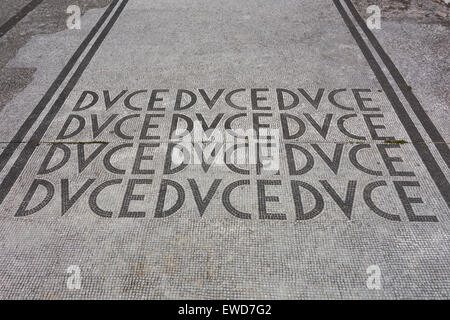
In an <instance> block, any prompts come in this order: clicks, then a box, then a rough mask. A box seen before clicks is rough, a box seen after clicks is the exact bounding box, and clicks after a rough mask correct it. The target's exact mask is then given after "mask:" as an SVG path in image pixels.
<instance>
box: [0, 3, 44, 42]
mask: <svg viewBox="0 0 450 320" xmlns="http://www.w3.org/2000/svg"><path fill="white" fill-rule="evenodd" d="M42 1H43V0H33V1H31V2H30V3H28V4H27V5H26V6H25V7H23V8H22V9H20V11H19V12H17V13H16V14H15V15H14V16H12V17H11V18H9V20H8V21H6V22H5V23H4V24H2V25H1V26H0V38H1V37H3V36H4V35H5V34H6V33H7V32H8V31H9V30H11V29H12V28H14V26H15V25H16V24H17V23H18V22H19V21H20V20H22V19H23V18H25V16H26V15H27V14H29V13H30V12H31V11H33V10H34V9H35V8H36V7H37V6H38V5H39V4H40V3H41V2H42Z"/></svg>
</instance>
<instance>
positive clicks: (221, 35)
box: [0, 0, 450, 299]
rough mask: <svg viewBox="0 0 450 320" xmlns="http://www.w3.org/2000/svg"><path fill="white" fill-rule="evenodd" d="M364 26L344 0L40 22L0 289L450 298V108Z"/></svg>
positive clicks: (10, 118)
mask: <svg viewBox="0 0 450 320" xmlns="http://www.w3.org/2000/svg"><path fill="white" fill-rule="evenodd" d="M386 26H387V28H386V29H381V30H374V33H375V36H377V37H378V36H380V37H381V38H383V37H384V36H383V34H382V32H383V30H384V32H386V33H388V34H389V32H390V30H394V31H392V32H395V29H389V28H388V26H389V24H386ZM391 35H392V33H391ZM375 36H374V34H373V33H372V32H371V31H370V30H369V29H368V28H367V27H366V24H365V20H363V19H362V18H361V17H360V15H359V14H358V12H357V11H356V9H355V8H354V7H353V4H352V3H351V1H348V0H345V1H339V0H335V1H317V0H307V1H294V0H282V1H238V0H230V1H206V0H195V1H182V0H170V1H145V0H133V1H128V0H114V1H112V2H111V3H110V4H109V5H108V6H107V7H105V8H103V9H93V10H90V11H88V12H87V13H86V14H85V15H84V16H83V17H82V28H81V29H80V30H64V31H61V32H58V33H55V34H49V35H41V36H38V37H34V38H33V39H32V40H31V41H30V42H28V43H27V45H26V46H25V47H23V48H22V49H21V50H20V52H19V53H18V55H17V56H16V57H15V58H14V59H13V60H11V61H10V63H9V65H10V66H15V67H26V68H28V67H34V68H36V70H37V71H36V73H35V74H34V78H33V81H32V82H31V83H30V84H29V85H28V86H27V87H26V88H25V89H24V90H23V91H22V92H21V93H19V94H17V95H16V96H15V97H14V99H12V100H11V101H9V102H8V104H6V106H5V107H4V108H3V109H2V110H1V115H0V122H1V123H0V134H1V137H2V154H1V156H0V169H1V172H0V178H1V180H0V181H1V185H0V213H1V215H0V221H1V224H0V270H1V271H0V284H1V286H0V297H1V298H152V299H156V298H163V299H167V298H168V299H172V298H260V299H264V298H269V299H277V298H284V299H298V298H449V289H450V281H449V280H450V277H449V266H450V246H449V238H450V229H449V222H450V219H449V217H450V215H449V205H450V204H449V190H450V189H449V183H448V178H449V170H448V165H449V149H448V144H447V143H446V141H449V134H450V133H449V131H448V115H447V112H446V111H445V109H444V110H442V109H440V110H434V111H433V110H430V106H429V104H428V103H427V101H429V100H428V99H433V97H431V96H432V93H431V92H430V93H429V95H422V94H421V95H420V96H419V97H417V96H416V95H415V94H414V93H415V89H414V88H412V87H411V85H410V83H409V82H407V81H406V80H404V78H403V76H402V75H401V74H400V71H399V69H398V68H397V66H396V65H395V64H394V62H393V61H392V60H391V57H390V56H389V55H388V54H389V52H388V50H385V48H384V47H383V46H382V44H381V43H379V42H378V40H377V38H376V37H375ZM388 38H389V37H388ZM383 39H385V38H383ZM402 41H405V40H402ZM404 55H408V52H404ZM444 103H445V101H444ZM447 103H448V101H447ZM237 135H240V136H239V137H238V136H237ZM267 136H270V138H269V139H268V138H267ZM224 150H226V151H227V152H224ZM78 275H80V277H78ZM78 280H80V281H79V282H78ZM78 284H80V285H81V286H80V288H79V289H77V285H78Z"/></svg>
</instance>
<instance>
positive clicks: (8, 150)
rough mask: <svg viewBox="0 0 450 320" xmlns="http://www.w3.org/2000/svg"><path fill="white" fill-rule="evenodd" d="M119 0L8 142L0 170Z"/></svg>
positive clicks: (84, 41)
mask: <svg viewBox="0 0 450 320" xmlns="http://www.w3.org/2000/svg"><path fill="white" fill-rule="evenodd" d="M118 1H119V0H114V1H113V2H112V3H111V4H110V5H109V7H108V8H107V9H106V10H105V12H104V13H103V15H102V16H101V17H100V19H99V20H98V21H97V23H96V24H95V26H94V27H93V28H92V30H91V31H90V32H89V34H88V35H87V37H86V38H85V39H84V40H83V42H82V43H81V44H80V46H79V47H78V49H77V50H76V51H75V53H74V54H73V55H72V57H71V58H70V59H69V61H68V62H67V64H66V65H65V66H64V68H63V69H62V70H61V72H60V73H59V75H58V76H57V77H56V79H55V80H54V81H53V83H52V84H51V86H50V88H49V89H48V90H47V92H46V93H45V95H44V96H43V97H42V98H41V100H40V101H39V103H38V104H37V105H36V107H35V108H34V109H33V111H32V112H31V114H30V115H29V116H28V118H27V119H26V120H25V122H24V123H23V124H22V125H21V126H20V128H19V130H18V131H17V133H16V134H15V135H14V137H13V138H12V140H11V142H10V143H9V144H8V146H7V147H6V148H5V150H3V152H2V153H1V154H0V172H1V171H2V170H3V168H4V167H5V166H6V164H7V163H8V161H9V160H10V159H11V157H12V155H13V154H14V152H15V151H16V149H17V147H18V146H19V144H17V142H21V141H23V140H24V138H25V136H26V135H27V133H28V131H30V129H31V127H32V126H33V124H34V123H35V122H36V120H37V119H38V118H39V116H40V115H41V113H42V111H44V109H45V107H46V106H47V104H48V103H49V102H50V100H51V99H52V98H53V95H54V94H55V93H56V91H57V90H58V88H59V87H60V86H61V84H62V82H63V81H64V80H65V79H66V77H67V75H68V74H69V72H70V71H71V70H72V69H73V67H74V65H75V63H76V62H77V61H78V59H79V58H80V56H81V55H82V54H83V52H84V51H85V50H86V48H87V46H88V45H89V42H91V40H92V39H93V38H94V37H95V35H96V34H97V32H98V31H99V30H100V28H101V27H102V25H103V24H104V22H105V21H106V19H107V18H108V16H109V15H110V14H111V11H112V10H113V9H114V7H115V6H116V4H117V2H118Z"/></svg>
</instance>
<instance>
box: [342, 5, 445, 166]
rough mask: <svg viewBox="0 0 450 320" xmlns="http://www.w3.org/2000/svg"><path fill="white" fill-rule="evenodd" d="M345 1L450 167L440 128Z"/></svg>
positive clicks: (364, 24)
mask: <svg viewBox="0 0 450 320" xmlns="http://www.w3.org/2000/svg"><path fill="white" fill-rule="evenodd" d="M344 1H345V3H346V4H347V7H348V8H349V10H350V12H351V14H352V15H353V17H354V18H355V20H356V22H358V25H359V26H360V27H361V29H362V30H363V31H364V33H365V34H366V36H367V38H368V39H369V41H370V43H371V44H372V46H373V47H374V48H375V51H376V52H377V53H378V55H379V56H380V58H381V60H382V61H383V63H384V64H385V65H386V67H387V68H388V70H389V72H390V73H391V75H392V78H394V80H395V82H396V83H397V86H398V87H399V88H400V90H401V91H402V93H403V95H404V96H405V98H406V100H407V101H408V103H409V105H410V106H411V109H412V110H413V112H414V113H415V114H416V116H417V118H418V119H419V121H420V123H421V124H422V126H423V128H424V129H425V131H426V132H427V134H428V135H429V136H430V138H431V140H432V141H433V143H434V145H435V146H436V148H437V149H438V151H439V153H440V154H441V157H442V158H443V159H444V161H445V164H446V165H447V167H448V168H450V149H449V147H448V145H447V143H446V142H445V140H444V138H442V136H441V134H440V133H439V131H438V129H437V128H436V126H435V125H434V124H433V122H432V121H431V119H430V117H429V116H428V114H427V113H426V112H425V110H424V109H423V107H422V105H421V104H420V102H419V100H418V99H417V98H416V96H415V95H414V93H412V91H411V89H410V88H409V87H408V84H407V83H406V81H405V79H404V78H403V77H402V75H401V74H400V71H398V69H397V67H396V66H395V64H394V62H392V60H391V58H390V57H389V56H388V54H387V53H386V51H384V49H383V47H381V45H380V43H379V42H378V40H377V38H375V36H374V35H373V33H372V31H370V29H369V28H368V27H367V25H366V23H365V22H364V20H363V18H362V17H361V16H360V15H359V13H358V11H357V10H356V8H355V6H354V5H353V3H352V2H351V1H350V0H344Z"/></svg>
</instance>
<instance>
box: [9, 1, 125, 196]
mask: <svg viewBox="0 0 450 320" xmlns="http://www.w3.org/2000/svg"><path fill="white" fill-rule="evenodd" d="M127 3H128V0H123V1H122V3H121V4H120V5H119V7H118V8H117V10H116V11H115V12H114V14H113V16H112V17H111V19H110V20H109V21H108V23H107V25H106V27H105V28H104V29H103V30H102V32H101V33H100V35H99V36H98V38H97V39H96V40H95V42H94V44H93V45H92V47H91V48H90V49H89V51H88V53H87V54H86V56H85V57H84V58H83V60H82V61H81V63H80V65H79V66H78V68H77V69H76V70H75V72H74V74H73V75H72V77H71V78H70V80H69V82H68V83H67V85H66V86H65V88H64V89H63V91H62V92H61V93H60V95H59V96H58V98H57V99H56V101H55V102H54V103H53V105H52V107H51V108H50V110H49V112H48V113H47V114H46V115H45V117H44V119H43V121H42V122H41V123H40V124H39V127H38V128H37V129H36V131H35V132H34V134H33V136H32V137H31V139H30V141H29V142H27V144H26V145H25V147H24V149H23V150H22V152H21V153H20V155H19V157H18V158H17V160H16V161H15V163H14V165H13V167H12V168H11V169H10V170H9V172H8V174H7V175H6V177H5V178H4V179H3V181H2V183H1V184H0V204H1V203H3V201H4V200H5V198H6V196H7V195H8V193H9V191H10V190H11V188H12V186H13V185H14V183H15V182H16V180H17V178H18V177H19V176H20V174H21V173H22V171H23V168H24V167H25V166H26V164H27V163H28V161H29V160H30V158H31V156H32V154H33V152H34V151H35V150H36V147H37V145H38V143H39V142H40V140H41V139H42V137H43V136H44V134H45V132H46V131H47V129H48V127H49V126H50V124H51V122H52V121H53V119H54V118H55V117H56V115H57V113H58V112H59V111H60V110H61V108H62V106H63V104H64V102H65V101H66V99H67V97H68V96H69V94H70V93H71V92H72V90H73V88H74V87H75V85H76V84H77V82H78V80H79V79H80V77H81V75H82V74H83V72H84V70H85V69H86V67H87V66H88V65H89V62H90V61H91V60H92V58H93V56H94V55H95V53H96V52H97V50H98V48H99V47H100V45H101V44H102V42H103V40H104V39H105V38H106V36H107V35H108V33H109V31H110V30H111V29H112V27H113V26H114V24H115V22H116V21H117V19H118V18H119V16H120V14H121V13H122V11H123V9H124V8H125V6H126V4H127Z"/></svg>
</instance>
